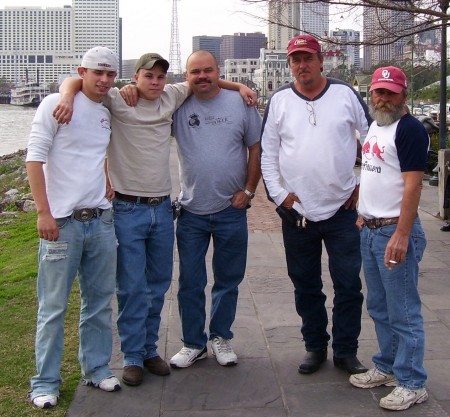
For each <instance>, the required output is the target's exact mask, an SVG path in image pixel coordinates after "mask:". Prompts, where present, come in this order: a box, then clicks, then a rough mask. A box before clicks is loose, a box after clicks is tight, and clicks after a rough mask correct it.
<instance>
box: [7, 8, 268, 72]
mask: <svg viewBox="0 0 450 417" xmlns="http://www.w3.org/2000/svg"><path fill="white" fill-rule="evenodd" d="M172 3H173V2H172V0H120V2H119V16H120V17H122V25H123V34H122V49H123V51H122V58H123V59H135V58H139V57H140V56H141V55H142V54H144V53H147V52H157V53H159V54H161V55H162V56H163V57H165V58H166V59H169V50H170V36H171V23H172ZM71 4H72V1H71V0H0V8H3V7H5V6H14V7H16V6H41V7H43V8H45V7H62V6H64V5H71ZM177 10H178V33H179V40H180V53H181V61H182V66H183V67H184V63H185V61H186V59H187V57H188V55H189V54H190V53H191V52H192V37H193V36H200V35H208V36H221V35H232V34H234V33H236V32H246V33H251V32H262V33H264V34H265V35H266V36H267V24H265V23H262V22H261V21H260V20H259V19H258V18H255V17H250V16H249V15H248V14H251V15H253V16H260V17H264V16H266V14H267V13H266V11H265V9H264V8H263V7H262V6H261V5H259V6H257V5H248V4H245V3H244V2H242V1H241V0H179V1H178V3H177Z"/></svg>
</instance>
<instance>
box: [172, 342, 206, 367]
mask: <svg viewBox="0 0 450 417" xmlns="http://www.w3.org/2000/svg"><path fill="white" fill-rule="evenodd" d="M207 356H208V350H207V349H206V346H205V347H204V348H203V349H191V348H188V347H186V346H184V347H183V348H182V349H181V350H180V351H179V352H178V353H177V354H176V355H174V356H172V359H171V360H170V366H171V367H172V368H187V367H188V366H191V365H192V364H193V363H194V362H195V361H198V360H199V359H205V358H206V357H207Z"/></svg>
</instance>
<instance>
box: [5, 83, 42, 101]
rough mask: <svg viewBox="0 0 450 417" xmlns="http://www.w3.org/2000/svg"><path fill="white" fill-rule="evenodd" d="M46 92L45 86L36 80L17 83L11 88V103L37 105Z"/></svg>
mask: <svg viewBox="0 0 450 417" xmlns="http://www.w3.org/2000/svg"><path fill="white" fill-rule="evenodd" d="M47 94H48V91H46V88H45V86H44V85H40V84H39V83H38V82H34V83H30V82H28V83H22V84H18V85H16V86H15V87H13V88H12V89H11V104H12V105H14V106H28V107H37V106H39V104H40V103H41V101H42V100H43V98H44V97H45V96H46V95H47Z"/></svg>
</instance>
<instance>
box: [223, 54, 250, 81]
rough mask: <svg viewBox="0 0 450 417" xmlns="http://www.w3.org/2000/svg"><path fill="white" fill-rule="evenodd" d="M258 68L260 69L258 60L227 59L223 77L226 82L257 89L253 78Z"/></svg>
mask: <svg viewBox="0 0 450 417" xmlns="http://www.w3.org/2000/svg"><path fill="white" fill-rule="evenodd" d="M257 68H259V59H258V58H247V59H226V60H225V62H224V70H223V72H222V75H223V77H224V78H225V79H226V80H229V81H234V82H236V83H242V84H245V85H246V86H247V87H250V88H255V87H256V84H255V82H254V80H253V77H254V74H255V70H256V69H257Z"/></svg>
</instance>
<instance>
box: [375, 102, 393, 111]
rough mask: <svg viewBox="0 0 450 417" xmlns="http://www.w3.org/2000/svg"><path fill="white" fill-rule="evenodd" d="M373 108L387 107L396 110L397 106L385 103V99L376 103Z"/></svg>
mask: <svg viewBox="0 0 450 417" xmlns="http://www.w3.org/2000/svg"><path fill="white" fill-rule="evenodd" d="M373 108H374V109H375V110H383V109H387V110H389V111H393V110H395V106H393V105H392V104H391V103H385V102H383V101H381V102H379V103H377V104H375V105H374V106H373Z"/></svg>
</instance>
